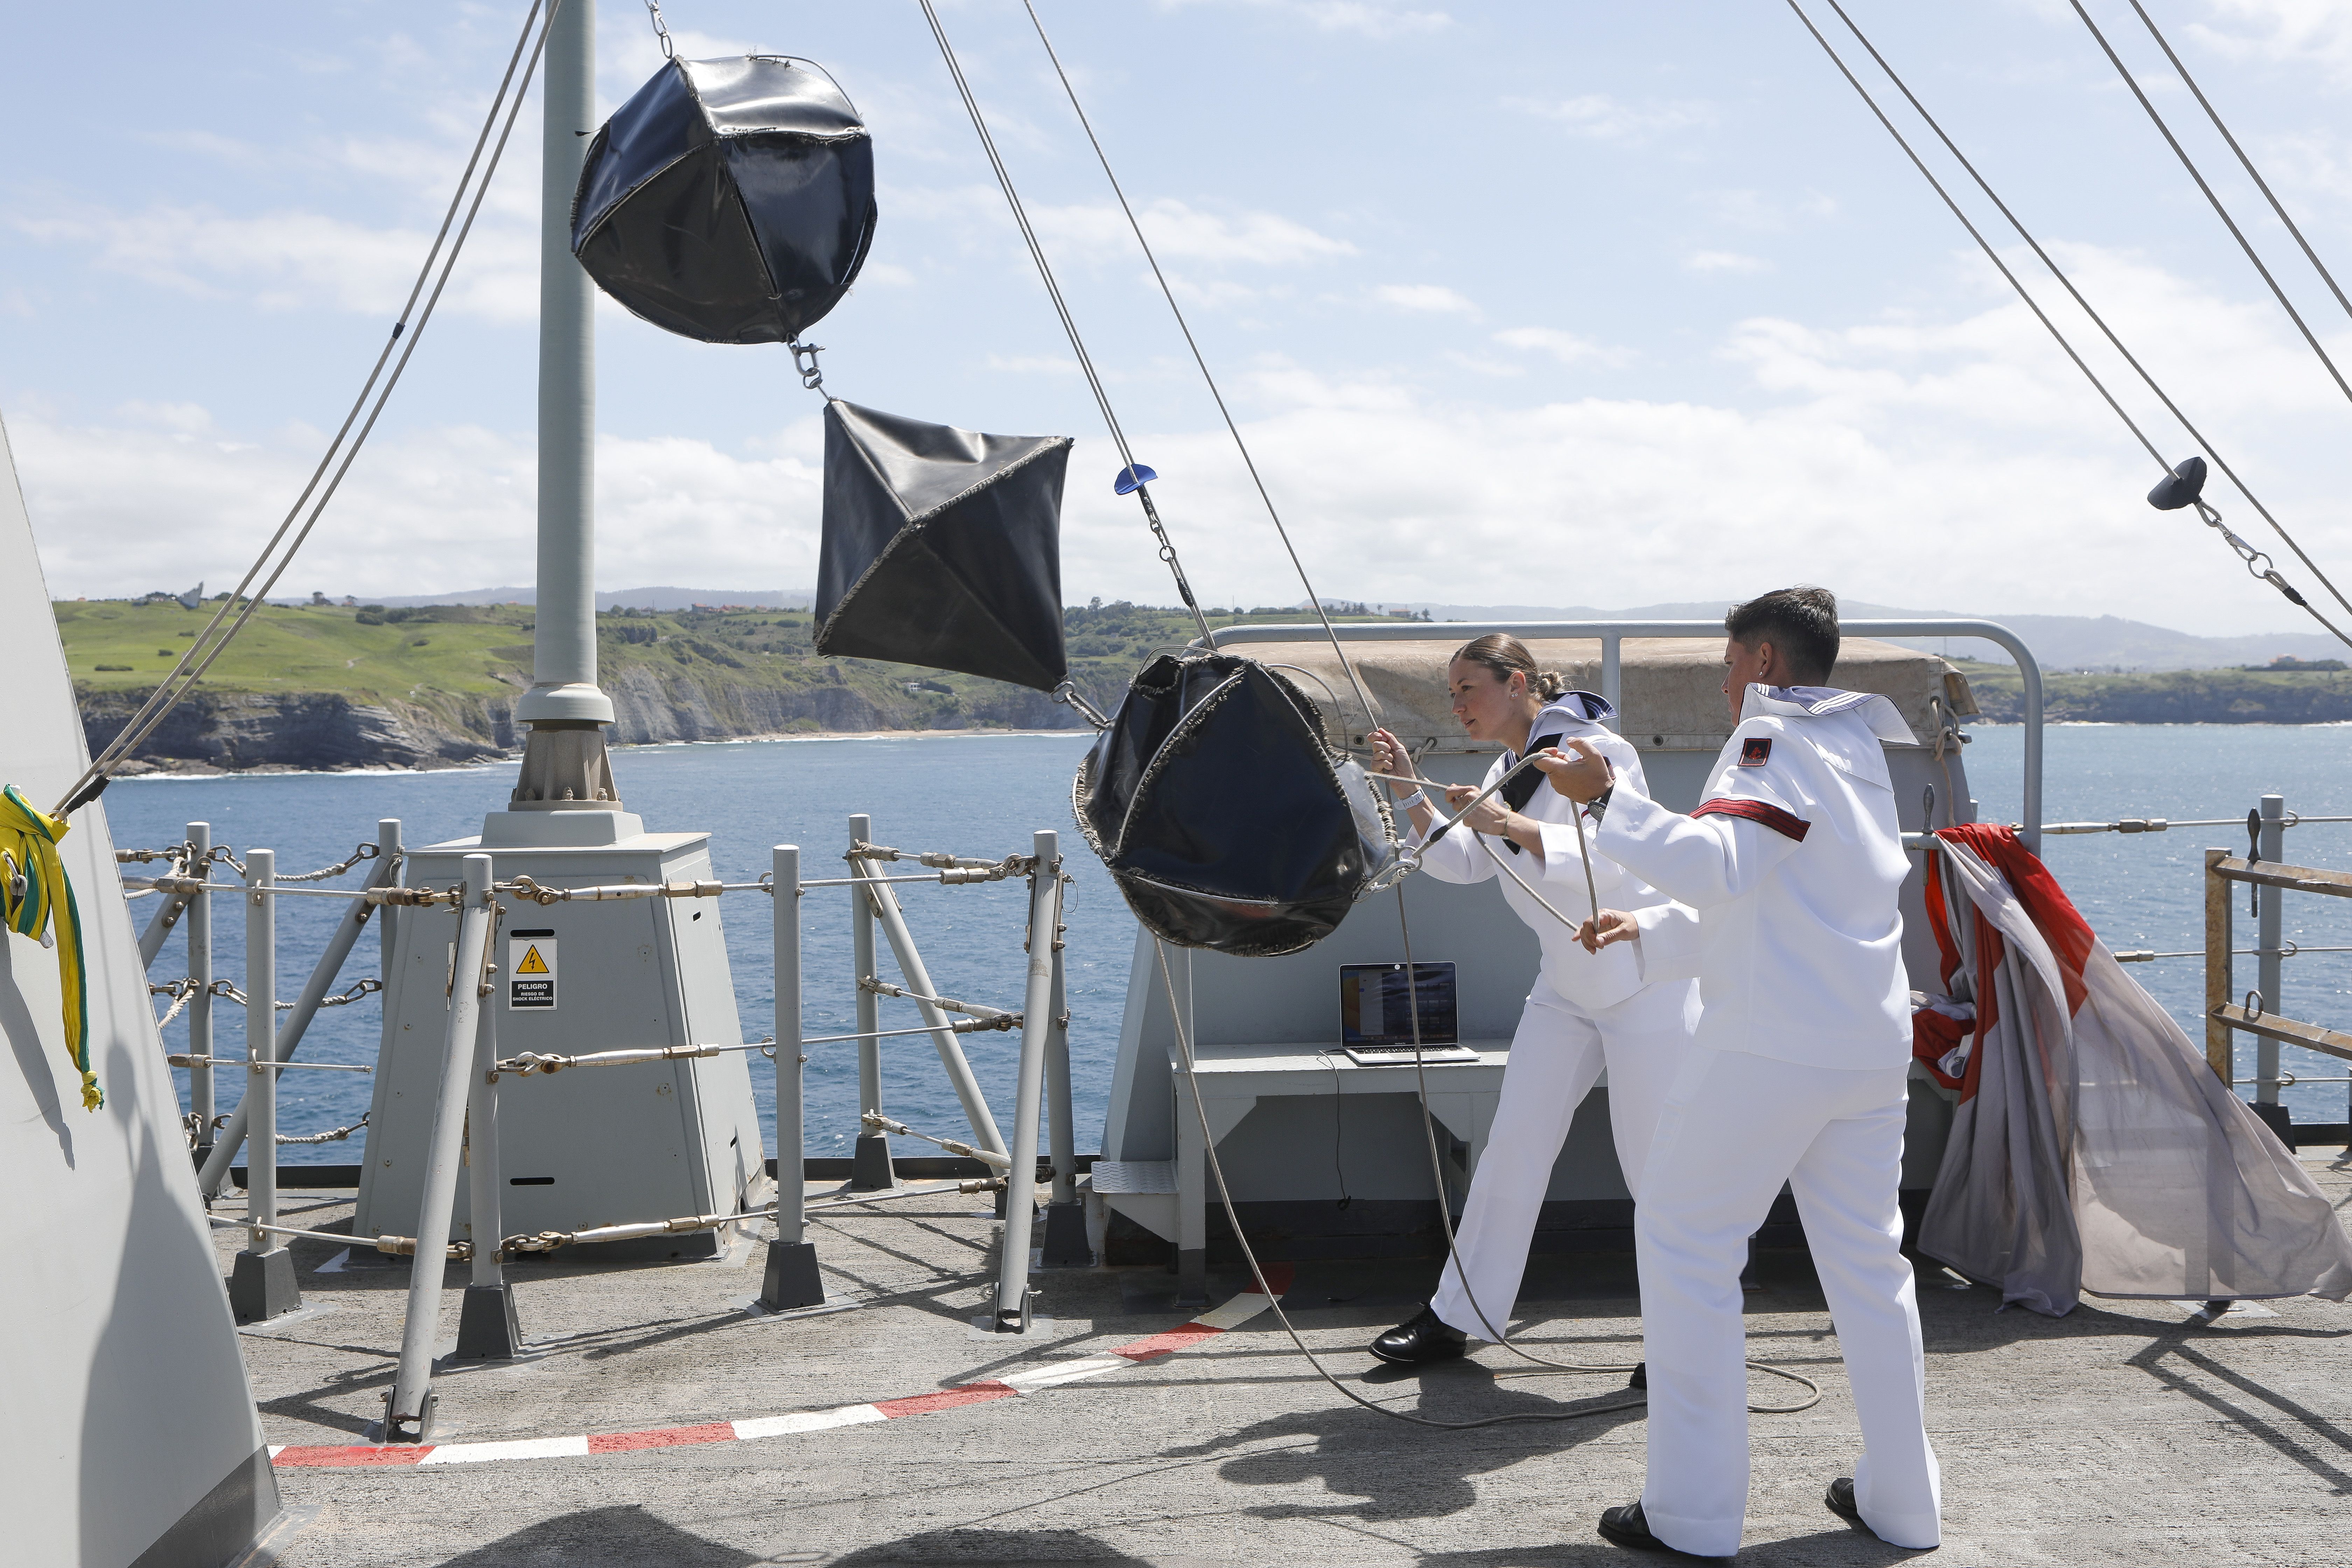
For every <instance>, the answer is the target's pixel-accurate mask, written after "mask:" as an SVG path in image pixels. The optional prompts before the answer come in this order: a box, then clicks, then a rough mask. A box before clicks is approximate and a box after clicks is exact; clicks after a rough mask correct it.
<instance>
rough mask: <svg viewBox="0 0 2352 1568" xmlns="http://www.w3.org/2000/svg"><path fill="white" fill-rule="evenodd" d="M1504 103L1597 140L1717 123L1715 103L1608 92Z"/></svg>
mask: <svg viewBox="0 0 2352 1568" xmlns="http://www.w3.org/2000/svg"><path fill="white" fill-rule="evenodd" d="M1503 101H1504V106H1505V107H1506V108H1509V109H1516V110H1519V111H1520V112H1521V113H1524V114H1533V115H1536V116H1538V117H1539V118H1541V119H1545V120H1550V121H1558V122H1559V124H1561V125H1563V126H1565V127H1567V129H1568V130H1570V132H1574V133H1575V134H1577V135H1579V136H1590V137H1591V138H1592V139H1593V140H1594V141H1597V142H1638V141H1642V140H1644V139H1646V138H1648V137H1651V136H1655V135H1660V134H1663V133H1664V132H1669V131H1681V130H1684V129H1686V128H1687V127H1690V126H1694V125H1712V124H1714V123H1715V119H1716V113H1715V107H1714V105H1712V104H1707V103H1697V102H1686V101H1680V100H1657V101H1654V102H1645V103H1628V102H1626V101H1624V100H1622V99H1616V98H1612V97H1610V96H1609V95H1608V94H1606V93H1585V94H1581V95H1580V96H1578V97H1575V98H1560V99H1533V98H1510V99H1505V100H1503Z"/></svg>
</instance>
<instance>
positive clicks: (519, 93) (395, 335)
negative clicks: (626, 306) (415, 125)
mask: <svg viewBox="0 0 2352 1568" xmlns="http://www.w3.org/2000/svg"><path fill="white" fill-rule="evenodd" d="M562 4H563V0H548V3H547V14H546V16H545V18H544V20H543V21H542V20H541V16H540V0H531V6H530V11H528V12H527V13H525V15H524V16H523V23H522V31H521V33H520V35H519V36H518V37H516V39H515V47H514V51H513V53H512V54H510V55H509V56H508V58H507V68H506V73H505V74H504V75H503V76H501V77H500V78H499V89H498V92H497V94H496V95H495V96H494V97H493V98H492V99H491V100H490V107H489V110H488V113H487V114H485V115H484V116H483V118H482V129H481V131H480V132H479V133H478V134H477V135H476V136H475V138H474V150H473V153H471V154H470V155H469V156H468V157H467V160H466V170H465V173H464V174H461V175H460V176H459V177H458V180H457V190H456V192H454V193H453V194H452V195H451V196H450V197H449V206H448V210H447V211H446V212H445V213H444V214H443V215H442V217H441V227H440V228H439V230H438V231H437V232H436V233H435V235H434V237H433V244H432V246H431V247H430V248H429V249H427V250H426V252H425V262H424V265H423V266H421V267H419V268H417V272H416V281H415V283H414V284H413V285H411V286H410V288H409V290H408V299H407V300H406V302H405V303H404V304H403V305H402V306H401V309H400V315H399V316H398V318H396V319H395V320H394V322H393V325H392V333H391V335H390V336H389V337H388V338H386V339H385V340H384V345H383V351H382V352H381V353H378V354H377V355H376V361H375V364H374V366H373V368H371V369H370V370H369V372H368V375H367V380H366V381H365V382H364V383H362V384H361V387H360V390H359V395H358V396H356V397H355V398H353V399H352V407H351V412H350V413H348V414H346V415H344V416H343V422H342V424H341V426H340V427H339V428H337V430H336V431H335V436H334V439H333V440H331V441H330V442H329V443H328V444H327V450H326V453H325V455H324V456H322V457H321V458H320V459H319V466H318V467H317V468H314V469H312V470H311V473H310V482H309V483H307V484H305V485H304V486H303V487H302V493H301V494H300V495H299V496H297V497H295V499H294V504H293V506H292V507H291V508H289V510H288V511H287V513H286V518H285V521H282V522H280V523H279V524H278V531H276V532H275V533H272V534H271V535H270V536H269V542H268V543H267V544H265V545H264V546H262V550H261V553H260V554H259V555H258V556H257V557H256V558H255V560H254V563H253V565H252V566H251V567H250V568H249V569H247V572H246V574H245V577H244V580H243V581H241V582H240V583H238V584H237V585H236V588H235V590H233V591H232V592H230V593H229V594H227V595H225V596H224V597H223V598H222V601H221V607H220V609H219V610H218V611H216V612H215V614H214V616H213V618H212V620H211V621H210V622H209V623H208V624H206V626H205V628H204V630H203V631H202V632H200V633H198V634H197V637H196V639H195V641H194V643H192V644H190V645H189V647H188V651H187V652H186V653H184V654H183V655H181V656H180V660H179V662H178V663H177V664H176V665H174V666H173V668H172V669H171V671H170V673H169V674H167V675H165V676H164V678H163V680H162V681H161V682H160V683H158V684H157V686H156V688H155V689H154V690H153V691H152V692H151V693H150V694H149V695H148V698H147V700H146V701H145V702H144V703H142V705H141V707H140V709H139V710H138V712H136V713H134V714H132V715H131V719H130V721H129V722H127V723H125V724H124V725H123V726H122V728H121V730H120V731H117V732H116V734H115V737H114V739H113V741H112V742H110V743H109V744H108V745H107V747H106V749H105V750H104V751H102V752H100V753H99V755H98V756H97V757H95V758H93V759H92V760H91V762H90V764H89V767H87V768H85V769H84V770H83V771H82V773H81V776H80V777H79V778H78V779H76V780H75V781H74V784H73V787H72V788H71V789H68V791H66V793H65V795H63V796H62V797H61V798H60V800H59V802H58V808H57V812H56V815H57V816H66V815H67V814H68V813H70V812H72V811H74V810H76V809H78V808H79V807H80V806H82V805H87V804H88V803H89V802H90V801H92V800H95V799H97V798H98V796H99V795H100V793H101V792H103V791H104V790H105V788H106V783H107V779H108V776H109V775H108V773H107V770H108V769H109V768H110V767H112V766H113V765H114V764H115V763H118V762H121V760H122V759H123V758H124V757H127V756H129V755H130V754H131V752H133V751H135V750H136V749H137V748H138V747H139V745H140V743H141V742H143V741H145V740H146V739H147V737H148V736H149V735H151V734H152V733H154V731H155V729H156V727H157V726H158V725H160V724H162V723H163V721H164V719H165V718H167V717H168V716H169V715H170V714H171V711H172V710H173V709H174V708H176V707H177V706H179V704H180V702H181V700H183V699H184V698H185V697H186V696H187V694H188V693H189V692H190V691H191V690H193V689H194V688H195V684H196V682H197V681H199V680H201V679H204V676H205V671H206V670H208V669H210V668H212V666H213V662H214V661H215V659H217V658H220V656H221V654H222V652H223V651H224V650H226V648H227V647H228V645H229V644H230V643H231V642H232V641H234V640H235V639H236V635H237V634H238V633H239V632H241V631H243V630H244V629H245V627H246V624H247V622H249V621H250V620H252V619H253V616H254V614H255V612H256V611H257V610H258V609H260V607H261V605H262V604H263V603H264V602H265V601H267V600H268V596H269V591H270V590H271V589H272V588H275V587H276V586H277V585H278V578H280V577H282V576H283V575H285V573H286V568H287V567H289V566H290V565H292V564H293V563H294V556H295V553H296V552H298V551H299V550H300V549H301V548H302V545H303V542H304V541H306V540H308V539H309V538H310V531H311V529H313V528H314V527H316V526H317V525H318V521H319V519H320V515H321V514H322V513H324V512H325V511H326V510H327V503H328V502H330V501H331V500H334V497H335V491H336V490H337V489H339V488H341V485H342V482H343V476H344V475H345V474H347V473H349V472H350V471H351V467H352V461H353V460H354V459H355V458H358V456H359V454H360V449H361V447H363V446H365V445H366V443H367V438H368V436H369V435H370V433H372V432H373V430H374V429H375V423H376V420H377V418H378V417H379V416H381V415H382V414H383V409H384V405H385V404H386V403H387V402H389V401H390V400H391V397H392V394H393V390H394V388H395V387H397V386H398V385H399V384H400V377H401V374H402V373H403V372H404V371H405V370H406V369H407V368H408V361H409V358H410V356H412V355H413V354H415V353H416V345H417V343H418V342H419V341H420V340H421V339H422V338H423V337H424V336H425V326H426V324H427V323H428V322H430V321H432V319H433V311H434V308H435V307H436V305H438V304H439V303H440V301H441V291H442V290H443V289H445V288H446V287H447V286H448V282H449V276H450V274H451V273H452V272H453V271H454V270H455V269H456V268H457V258H458V256H459V254H460V253H461V252H463V251H464V249H465V247H466V239H467V236H468V235H470V234H471V233H472V232H473V227H474V219H475V217H476V216H478V214H479V213H480V211H481V207H482V198H483V196H484V195H487V194H488V191H489V188H490V180H491V178H492V176H494V175H495V174H497V173H498V168H499V159H500V158H501V157H502V156H504V154H505V153H506V146H507V139H508V137H509V135H511V134H512V133H513V131H514V126H515V119H516V117H517V115H519V114H520V112H521V110H522V100H523V97H524V95H525V93H527V92H528V91H529V89H530V79H531V76H532V75H533V73H535V72H536V71H537V70H538V68H539V60H540V56H541V53H542V52H543V51H544V50H545V48H546V47H547V36H548V31H549V29H550V28H551V27H553V26H554V25H555V16H556V13H557V11H558V10H560V9H561V8H562ZM534 22H539V23H540V26H539V29H538V32H539V37H538V41H537V42H536V43H532V40H531V30H532V28H531V25H532V24H533V23H534ZM525 45H530V59H529V61H528V62H523V60H522V53H523V48H524V46H525ZM519 62H520V63H521V64H522V75H521V79H520V81H518V80H517V79H516V76H515V68H516V66H517V64H518V63H519ZM509 89H511V92H509ZM502 109H503V110H505V112H506V123H505V124H504V125H503V126H499V111H500V110H502ZM493 128H497V129H498V132H499V136H498V142H497V143H496V145H494V146H491V147H490V156H489V162H488V164H487V165H485V164H483V163H482V149H483V147H484V146H485V145H486V144H488V142H489V139H490V132H491V130H492V129H493ZM477 168H479V169H480V170H481V179H480V180H479V182H476V181H475V178H474V174H475V170H476V169H477ZM469 187H470V188H471V190H472V192H473V200H472V202H471V203H470V204H468V203H467V200H466V195H467V190H468V188H469ZM460 206H463V207H465V212H466V218H465V222H464V223H463V224H462V225H460V226H459V227H458V229H457V237H456V238H455V239H454V240H452V239H450V237H449V226H450V225H451V223H453V222H454V221H456V219H457V211H458V208H459V207H460ZM444 241H448V255H447V257H446V259H444V258H443V257H442V245H443V243H444ZM436 262H439V263H440V264H441V266H440V276H439V277H438V278H437V279H436V278H435V277H434V268H435V264H436ZM428 281H429V282H430V283H431V284H432V291H431V292H430V294H427V293H426V291H425V285H426V284H427V282H428ZM420 297H423V299H424V300H425V307H424V310H423V311H422V312H421V313H417V314H416V319H415V331H409V330H408V328H409V317H410V315H411V313H412V312H415V311H416V309H417V300H418V299H419V298H420ZM403 337H405V338H406V340H407V342H406V346H404V347H403V346H402V339H403ZM395 348H399V349H400V351H401V353H400V358H399V359H398V361H397V362H393V360H392V353H393V350H394V349H395ZM388 362H389V363H392V374H391V375H390V376H389V377H388V378H385V377H384V366H385V364H386V363H388ZM379 379H383V390H382V391H381V392H380V393H379V392H377V391H376V383H377V381H378V380H379ZM372 393H373V394H375V401H374V406H373V407H369V406H368V400H369V395H371V394H372ZM363 409H364V410H365V411H366V419H365V421H364V422H362V421H361V413H362V410H363ZM354 424H358V425H359V431H358V434H357V435H355V436H354V435H352V426H353V425H354ZM347 437H348V438H349V445H348V446H347V445H346V444H345V442H346V438H347ZM339 453H340V454H341V464H340V465H336V458H337V455H338V454H339ZM330 466H334V468H335V471H334V476H333V478H332V479H326V485H325V489H324V490H323V491H322V490H321V489H320V480H321V479H324V478H325V476H326V473H327V469H328V468H329V467H330ZM313 495H317V497H318V501H317V504H316V505H310V500H311V497H312V496H313ZM306 506H309V507H310V516H309V517H308V518H307V519H304V520H303V521H302V526H301V529H300V531H299V532H296V533H295V534H294V538H293V541H292V542H291V543H288V544H287V545H286V549H285V552H284V553H283V554H282V555H279V556H278V563H277V565H276V566H275V567H271V568H270V570H269V575H268V579H267V580H266V581H265V582H263V583H262V584H261V586H260V588H259V589H258V590H257V592H255V593H253V594H252V595H250V596H248V595H247V589H249V588H252V586H253V582H254V579H255V578H256V577H257V576H259V575H260V574H261V573H262V570H263V568H264V567H268V566H269V562H270V558H271V557H272V555H273V554H277V552H278V545H279V544H280V543H281V542H285V540H286V536H287V532H288V531H289V530H290V529H292V528H293V527H294V523H295V520H296V519H297V518H301V517H302V512H303V509H304V507H306ZM240 604H241V605H242V606H243V607H242V609H240V608H239V605H240ZM231 611H237V612H238V613H237V616H236V620H235V621H233V622H229V623H228V625H227V628H226V630H223V629H222V624H223V622H225V621H227V618H228V616H229V614H230V612H231ZM215 634H217V635H215Z"/></svg>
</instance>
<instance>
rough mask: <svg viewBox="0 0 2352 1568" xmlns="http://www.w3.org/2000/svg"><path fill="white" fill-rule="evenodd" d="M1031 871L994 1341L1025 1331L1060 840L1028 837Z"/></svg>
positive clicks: (1056, 922)
mask: <svg viewBox="0 0 2352 1568" xmlns="http://www.w3.org/2000/svg"><path fill="white" fill-rule="evenodd" d="M1032 844H1033V846H1034V850H1035V853H1036V856H1037V869H1036V870H1035V871H1034V872H1033V873H1032V874H1031V875H1030V879H1029V985H1028V990H1027V993H1026V994H1025V996H1024V1000H1023V1003H1022V1010H1021V1079H1020V1087H1019V1088H1018V1089H1015V1090H1014V1091H1013V1092H1014V1096H1015V1098H1014V1100H1013V1148H1012V1150H1011V1151H1010V1152H1011V1155H1012V1159H1013V1168H1012V1169H1011V1170H1010V1171H1008V1172H1006V1173H1005V1194H1004V1235H1003V1240H1002V1242H1001V1243H1000V1250H999V1252H998V1256H997V1265H996V1299H995V1300H994V1301H992V1303H991V1304H990V1313H989V1327H990V1328H991V1329H992V1330H994V1331H996V1332H998V1333H1000V1334H1018V1333H1024V1332H1026V1331H1028V1328H1029V1316H1030V1308H1031V1305H1032V1295H1033V1292H1032V1291H1031V1290H1030V1289H1029V1230H1030V1219H1031V1215H1032V1212H1033V1210H1034V1206H1035V1203H1034V1194H1035V1191H1036V1185H1037V1102H1038V1100H1039V1099H1040V1098H1041V1097H1042V1096H1043V1094H1044V1091H1045V1037H1046V1036H1048V1035H1050V1034H1051V1033H1052V1032H1053V1022H1052V1019H1053V998H1054V942H1055V936H1056V935H1057V931H1056V928H1057V927H1058V926H1059V925H1060V924H1061V915H1062V877H1061V871H1062V854H1061V836H1060V835H1059V834H1056V833H1051V832H1046V833H1038V834H1035V835H1034V836H1033V837H1032Z"/></svg>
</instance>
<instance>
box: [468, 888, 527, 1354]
mask: <svg viewBox="0 0 2352 1568" xmlns="http://www.w3.org/2000/svg"><path fill="white" fill-rule="evenodd" d="M502 913H503V911H500V910H493V912H492V914H491V917H490V921H491V923H490V938H489V946H490V952H492V953H493V954H494V953H496V952H497V951H498V942H497V934H498V921H499V918H500V917H501V915H502ZM495 973H498V966H497V964H496V963H485V964H484V966H483V978H484V980H485V981H488V977H489V976H490V975H492V974H495ZM498 1067H499V1007H498V999H497V985H496V983H495V982H489V994H488V995H487V996H485V997H484V998H483V1001H482V1006H481V1011H480V1012H478V1014H476V1015H475V1018H474V1068H473V1075H472V1077H471V1078H470V1079H468V1080H467V1091H466V1183H467V1184H466V1216H467V1227H468V1231H469V1233H470V1237H471V1239H472V1241H473V1243H474V1258H473V1277H472V1278H471V1279H468V1280H467V1284H466V1297H465V1302H464V1304H463V1305H462V1306H461V1307H460V1308H459V1309H458V1311H457V1359H458V1360H460V1361H511V1360H513V1359H514V1358H515V1357H516V1356H518V1355H520V1354H521V1353H522V1324H521V1321H520V1319H518V1318H517V1317H516V1316H515V1302H514V1288H513V1287H512V1286H510V1285H509V1284H508V1283H507V1271H506V1266H505V1265H504V1264H502V1263H500V1262H499V1237H501V1236H503V1235H504V1234H505V1232H506V1225H505V1221H504V1217H503V1216H502V1215H501V1214H500V1212H499V1211H500V1209H501V1207H502V1206H503V1205H501V1204H500V1203H499V1197H500V1194H501V1191H502V1189H503V1188H504V1186H505V1184H506V1183H505V1178H504V1177H503V1175H502V1174H501V1173H500V1171H499V1074H498Z"/></svg>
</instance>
